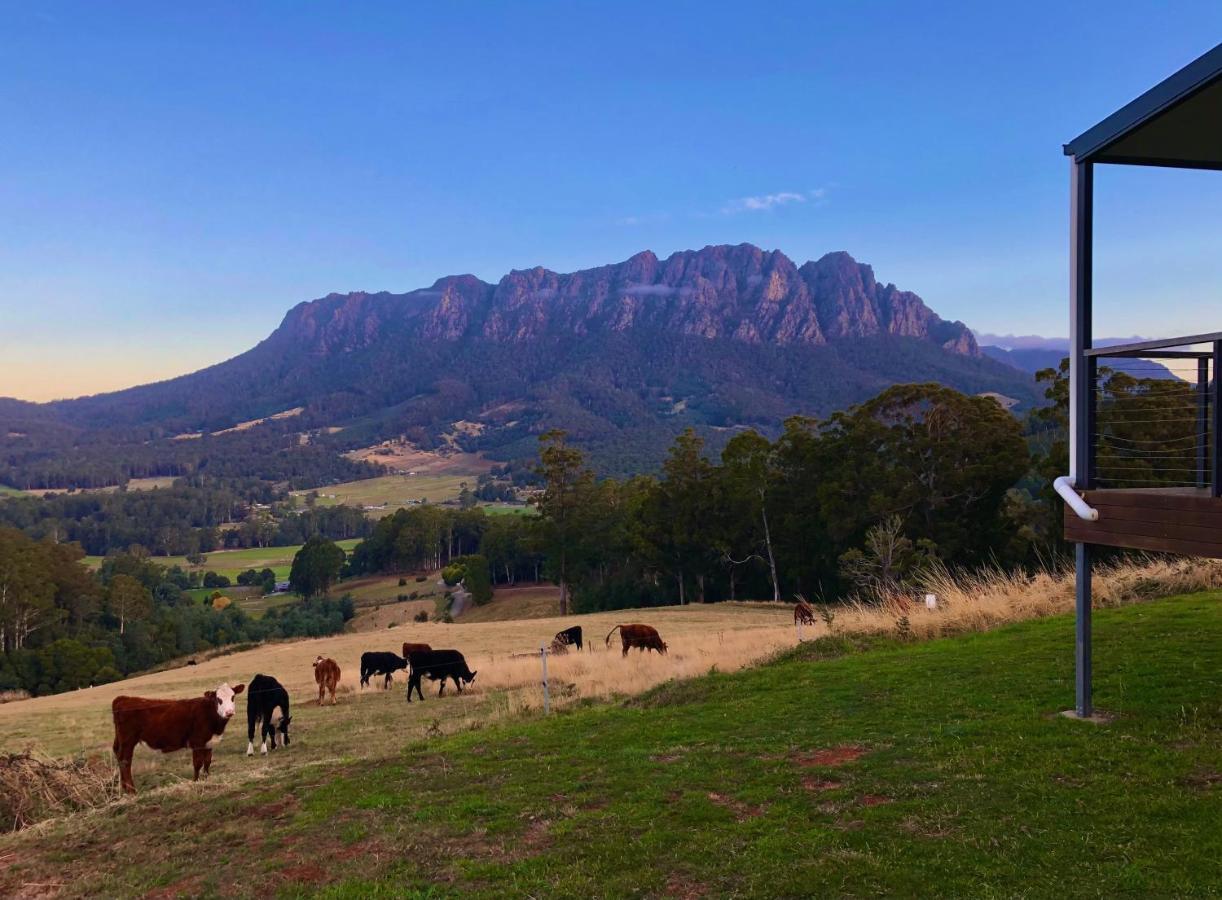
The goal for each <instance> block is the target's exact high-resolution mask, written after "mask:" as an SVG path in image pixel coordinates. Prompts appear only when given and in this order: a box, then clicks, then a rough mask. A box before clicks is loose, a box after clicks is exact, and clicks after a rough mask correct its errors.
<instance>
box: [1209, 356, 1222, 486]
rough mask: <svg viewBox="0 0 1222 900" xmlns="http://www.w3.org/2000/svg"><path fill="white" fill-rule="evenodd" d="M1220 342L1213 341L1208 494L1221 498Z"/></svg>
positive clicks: (1221, 407)
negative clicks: (1210, 464) (1210, 462)
mask: <svg viewBox="0 0 1222 900" xmlns="http://www.w3.org/2000/svg"><path fill="white" fill-rule="evenodd" d="M1220 375H1222V341H1214V358H1213V398H1212V399H1213V415H1212V416H1211V418H1212V419H1213V423H1212V424H1213V428H1212V429H1211V430H1212V431H1213V452H1214V456H1213V472H1212V473H1211V474H1210V483H1209V486H1210V493H1211V494H1213V495H1214V496H1215V497H1222V396H1219V389H1220V388H1222V377H1219V376H1220Z"/></svg>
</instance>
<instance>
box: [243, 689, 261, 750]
mask: <svg viewBox="0 0 1222 900" xmlns="http://www.w3.org/2000/svg"><path fill="white" fill-rule="evenodd" d="M258 717H259V715H258V713H257V712H255V704H254V703H253V702H252V701H251V700H247V701H246V755H247V756H254V755H255V720H256V719H257V718H258Z"/></svg>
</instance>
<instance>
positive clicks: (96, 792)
mask: <svg viewBox="0 0 1222 900" xmlns="http://www.w3.org/2000/svg"><path fill="white" fill-rule="evenodd" d="M118 797H119V781H118V779H117V778H116V777H115V767H114V764H113V763H112V761H111V760H108V759H105V758H104V757H102V756H100V755H96V754H95V755H93V756H90V757H87V758H85V759H58V760H57V759H50V758H49V757H46V756H44V755H42V754H39V753H30V752H26V753H13V754H7V755H0V832H3V831H16V830H17V829H19V828H26V827H27V826H29V825H32V824H34V823H35V822H40V821H42V820H43V819H48V818H51V817H53V816H58V815H63V814H65V813H71V812H75V811H77V810H81V809H91V808H93V807H95V806H102V805H103V804H105V803H108V802H110V801H111V800H115V799H117V798H118Z"/></svg>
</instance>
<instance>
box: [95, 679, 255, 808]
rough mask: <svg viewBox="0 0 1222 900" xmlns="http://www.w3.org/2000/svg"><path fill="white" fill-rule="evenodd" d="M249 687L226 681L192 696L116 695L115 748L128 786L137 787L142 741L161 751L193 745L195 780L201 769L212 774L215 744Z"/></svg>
mask: <svg viewBox="0 0 1222 900" xmlns="http://www.w3.org/2000/svg"><path fill="white" fill-rule="evenodd" d="M245 689H246V685H244V684H239V685H237V686H236V687H230V686H229V685H228V684H222V685H221V686H220V687H218V688H217V689H216V690H214V691H205V692H204V695H203V696H202V697H193V698H191V699H189V700H149V699H146V698H144V697H115V699H114V702H113V703H111V705H110V709H111V712H112V713H113V714H114V720H115V743H114V751H115V757H116V758H117V759H118V761H119V777H120V781H121V783H122V785H123V790H124V791H125V792H127V793H129V794H134V793H136V785H135V782H133V781H132V752H133V751H134V750H135V749H136V745H137V744H139V743H140V742H142V741H143V742H144V743H145V744H147V745H148V746H149V747H151V748H152V749H153V750H160V751H161V752H162V753H173V752H174V751H175V750H183V749H186V748H187V747H190V748H191V764H192V765H193V766H194V767H195V780H196V781H199V770H200V769H203V770H204V774H205V775H207V774H208V773H209V771H210V770H211V768H212V748H213V747H215V746H216V745H217V744H219V743H220V741H221V735H222V734H224V733H225V726H226V725H228V724H229V720H230V719H232V718H233V714H234V712H235V711H236V709H237V707H236V705H235V704H234V698H235V697H237V695H238V694H240V693H242V691H244V690H245Z"/></svg>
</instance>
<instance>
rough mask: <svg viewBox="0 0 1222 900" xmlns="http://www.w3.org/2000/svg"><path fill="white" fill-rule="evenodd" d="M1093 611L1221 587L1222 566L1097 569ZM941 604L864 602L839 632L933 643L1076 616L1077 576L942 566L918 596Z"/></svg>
mask: <svg viewBox="0 0 1222 900" xmlns="http://www.w3.org/2000/svg"><path fill="white" fill-rule="evenodd" d="M1092 587H1093V590H1092V596H1093V606H1094V607H1095V608H1096V609H1100V608H1106V607H1112V606H1120V605H1121V604H1124V603H1134V602H1138V601H1141V600H1150V599H1154V598H1156V597H1166V596H1170V595H1173V594H1185V593H1192V592H1194V591H1204V590H1213V589H1217V588H1222V560H1214V559H1203V558H1193V557H1147V558H1143V559H1138V560H1136V561H1128V562H1120V563H1112V564H1103V565H1099V566H1096V567H1095V569H1094V578H1093V584H1092ZM925 592H928V593H931V594H934V595H936V596H937V598H938V607H937V609H934V610H929V609H926V608H925V605H924V602H923V601H915V602H914V601H913V600H912V599H911V598H910V597H907V596H900V595H897V596H866V597H859V598H857V599H855V600H854V601H852V602H850V603H848V604H845V605H842V606H838V607H835V615H836V618H835V620H834V622H833V628H834V629H835V630H836V631H845V632H854V633H882V632H887V631H894V630H896V629H897V627H899V626H898V622H899V620H900V618H901V617H903V618H906V619H907V623H908V624H907V627H908V629H909V631H910V633H911V636H912V637H915V638H930V637H937V636H939V635H945V634H960V633H963V632H967V631H984V630H987V629H989V628H995V627H997V626H999V625H1005V624H1007V623H1009V622H1019V621H1022V620H1024V619H1035V618H1040V617H1042V616H1053V615H1057V614H1059V613H1066V612H1072V611H1073V608H1074V576H1073V570H1072V568H1070V569H1062V570H1056V571H1052V570H1044V571H1040V572H1037V573H1035V574H1034V575H1027V574H1023V573H1011V572H1005V571H1002V570H1000V569H986V570H983V571H980V572H976V573H972V574H964V573H951V572H949V571H948V570H947V569H945V568H942V567H939V568H936V569H934V570H933V571H932V572H931V573H929V574H928V575H927V576H926V578H925V579H924V584H923V590H922V591H921V593H925Z"/></svg>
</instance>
